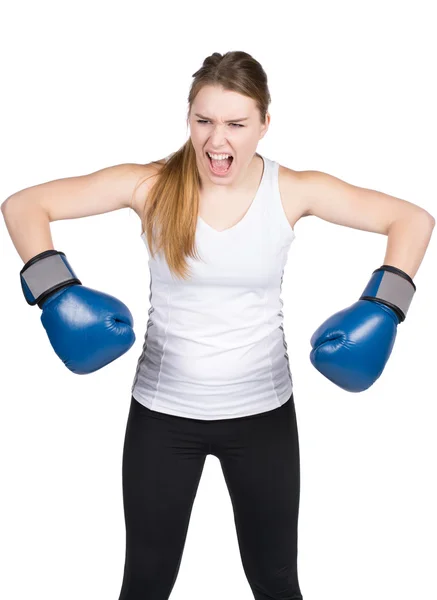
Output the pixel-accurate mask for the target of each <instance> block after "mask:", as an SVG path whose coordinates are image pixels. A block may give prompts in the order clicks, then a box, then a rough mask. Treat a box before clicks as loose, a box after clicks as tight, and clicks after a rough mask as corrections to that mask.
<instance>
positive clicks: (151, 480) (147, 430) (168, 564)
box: [121, 398, 206, 599]
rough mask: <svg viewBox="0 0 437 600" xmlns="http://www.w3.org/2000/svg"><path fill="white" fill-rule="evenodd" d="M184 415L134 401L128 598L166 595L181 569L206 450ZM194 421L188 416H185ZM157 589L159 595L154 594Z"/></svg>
mask: <svg viewBox="0 0 437 600" xmlns="http://www.w3.org/2000/svg"><path fill="white" fill-rule="evenodd" d="M184 421H185V420H184V419H180V418H177V417H176V418H175V417H172V416H171V415H166V414H163V413H159V412H156V411H152V410H150V409H148V408H146V407H144V406H143V405H141V404H140V403H139V402H137V401H136V400H135V399H134V398H132V401H131V408H130V412H129V417H128V422H127V427H126V436H125V442H124V449H123V502H124V514H125V523H126V564H125V575H124V582H123V592H122V595H121V597H122V598H124V595H123V594H125V595H126V593H127V592H126V590H129V594H131V595H126V598H127V597H129V599H130V598H131V597H132V598H136V597H137V596H134V592H135V593H138V598H139V597H141V598H142V597H143V595H144V597H146V595H147V593H148V594H149V596H147V597H150V598H155V597H157V598H158V597H159V598H164V597H167V596H166V595H167V594H169V593H170V591H171V588H172V587H173V584H174V581H175V579H176V575H177V572H178V569H179V565H180V561H181V556H182V552H183V547H184V544H185V539H186V534H187V529H188V524H189V519H190V515H191V510H192V506H193V502H194V499H195V495H196V492H197V488H198V484H199V480H200V477H201V474H202V470H203V466H204V462H205V458H206V452H205V446H204V444H203V443H202V441H201V440H200V439H195V437H193V436H192V435H191V434H190V432H189V431H188V430H187V432H186V431H185V429H184V426H185V424H184ZM185 422H186V423H188V421H185ZM153 594H155V595H153Z"/></svg>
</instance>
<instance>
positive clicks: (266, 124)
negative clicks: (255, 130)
mask: <svg viewBox="0 0 437 600" xmlns="http://www.w3.org/2000/svg"><path fill="white" fill-rule="evenodd" d="M270 119H271V117H270V113H266V119H265V122H264V125H262V126H261V135H260V138H259V139H260V140H261V139H262V138H263V137H264V136H265V134H266V133H267V131H268V130H269V125H270Z"/></svg>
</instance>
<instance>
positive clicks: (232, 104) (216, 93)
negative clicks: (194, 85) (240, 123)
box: [192, 85, 256, 119]
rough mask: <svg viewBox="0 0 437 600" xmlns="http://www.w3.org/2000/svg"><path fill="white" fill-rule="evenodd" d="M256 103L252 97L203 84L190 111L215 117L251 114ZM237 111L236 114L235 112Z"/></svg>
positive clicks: (226, 117)
mask: <svg viewBox="0 0 437 600" xmlns="http://www.w3.org/2000/svg"><path fill="white" fill-rule="evenodd" d="M255 108H256V104H255V100H254V99H253V98H248V97H247V96H243V95H242V94H239V93H238V92H234V91H232V90H225V89H223V88H222V87H219V86H212V85H207V86H204V87H203V88H202V89H201V90H200V92H199V93H198V94H197V96H196V98H195V99H194V101H193V105H192V113H194V112H199V113H202V114H203V115H208V116H209V117H211V118H213V119H215V118H219V119H232V118H233V117H235V118H237V117H243V116H247V117H248V116H251V115H252V113H253V112H254V111H255ZM237 113H238V114H237Z"/></svg>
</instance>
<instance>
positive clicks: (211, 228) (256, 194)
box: [197, 152, 267, 235]
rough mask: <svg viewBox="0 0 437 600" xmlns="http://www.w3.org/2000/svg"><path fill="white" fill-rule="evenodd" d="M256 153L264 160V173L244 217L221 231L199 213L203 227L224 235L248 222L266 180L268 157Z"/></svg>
mask: <svg viewBox="0 0 437 600" xmlns="http://www.w3.org/2000/svg"><path fill="white" fill-rule="evenodd" d="M256 154H258V156H260V157H261V158H262V161H263V172H262V175H261V181H260V183H259V186H258V189H257V191H256V193H255V196H254V198H253V200H252V202H251V203H250V206H249V208H248V209H247V211H246V212H245V213H244V215H243V216H242V218H241V219H240V220H239V221H238V222H237V223H235V225H232V226H231V227H227V228H226V229H222V230H221V231H219V230H218V229H214V227H211V225H208V223H207V222H206V221H204V220H203V219H202V217H201V216H200V215H198V217H197V219H198V222H199V223H200V225H202V226H203V227H206V228H207V229H208V230H209V231H211V232H212V233H213V234H214V235H223V234H226V233H228V232H232V231H234V230H235V229H236V228H237V227H240V226H241V224H242V223H243V222H246V220H247V219H248V217H249V214H250V213H251V212H253V210H254V206H255V205H256V203H257V200H258V198H259V196H260V195H261V188H262V187H263V185H264V181H265V179H266V171H267V161H266V159H265V158H264V156H263V155H262V154H260V153H259V152H257V153H256Z"/></svg>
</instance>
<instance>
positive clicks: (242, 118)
mask: <svg viewBox="0 0 437 600" xmlns="http://www.w3.org/2000/svg"><path fill="white" fill-rule="evenodd" d="M195 116H196V117H200V118H201V119H206V120H207V121H212V120H213V119H209V118H208V117H204V116H203V115H199V114H198V113H195ZM248 118H249V117H241V119H231V120H230V121H225V123H238V122H239V121H247V119H248Z"/></svg>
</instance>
